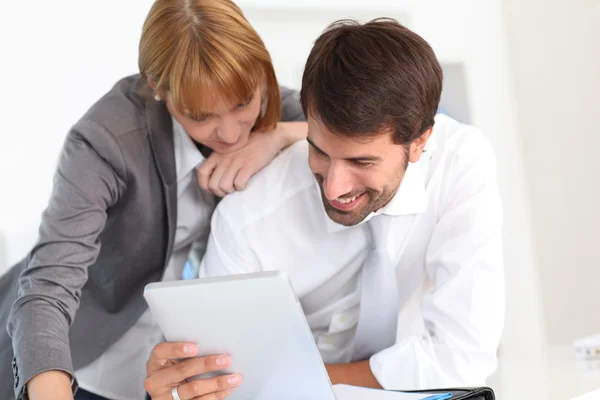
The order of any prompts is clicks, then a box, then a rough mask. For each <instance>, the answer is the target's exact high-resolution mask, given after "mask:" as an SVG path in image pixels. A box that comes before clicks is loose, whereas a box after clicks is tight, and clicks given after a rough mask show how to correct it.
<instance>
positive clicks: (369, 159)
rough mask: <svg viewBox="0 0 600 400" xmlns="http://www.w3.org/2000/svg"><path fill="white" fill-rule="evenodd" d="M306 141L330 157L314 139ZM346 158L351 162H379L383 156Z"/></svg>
mask: <svg viewBox="0 0 600 400" xmlns="http://www.w3.org/2000/svg"><path fill="white" fill-rule="evenodd" d="M306 141H307V142H308V143H309V144H310V145H311V146H312V147H314V148H315V150H317V151H318V152H319V153H323V154H325V155H326V156H328V157H329V155H328V154H327V153H325V152H324V151H323V150H321V149H320V148H319V147H318V146H317V145H316V144H315V143H314V142H313V141H312V140H310V139H309V138H306ZM344 160H346V161H351V162H379V161H381V160H382V159H381V157H378V156H356V157H348V158H344Z"/></svg>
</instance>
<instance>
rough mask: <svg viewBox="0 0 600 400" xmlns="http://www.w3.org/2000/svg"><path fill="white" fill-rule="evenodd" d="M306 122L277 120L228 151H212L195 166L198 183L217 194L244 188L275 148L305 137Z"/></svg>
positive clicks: (272, 154)
mask: <svg viewBox="0 0 600 400" xmlns="http://www.w3.org/2000/svg"><path fill="white" fill-rule="evenodd" d="M307 129H308V127H307V124H306V122H279V123H278V124H277V128H275V130H273V131H270V132H252V133H251V134H250V137H249V138H248V143H247V144H246V146H244V147H243V148H241V149H239V150H237V151H234V152H233V153H229V154H218V153H212V154H211V155H210V156H209V157H208V159H207V160H206V161H204V162H203V163H202V165H201V166H200V168H198V183H199V184H200V187H201V188H202V189H204V190H207V191H209V192H212V193H214V194H216V195H217V196H219V197H223V196H225V195H226V194H228V193H231V192H234V191H236V190H244V189H245V188H246V185H247V184H248V180H249V179H250V177H252V175H254V174H255V173H257V172H258V171H260V170H261V169H262V168H263V167H265V166H266V165H267V164H268V163H270V162H271V161H272V160H273V159H274V158H275V156H277V154H279V152H280V151H281V150H282V149H284V148H286V147H288V146H290V145H291V144H293V143H295V142H297V141H299V140H301V139H303V138H306V132H307Z"/></svg>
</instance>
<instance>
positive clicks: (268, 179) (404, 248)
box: [201, 115, 504, 389]
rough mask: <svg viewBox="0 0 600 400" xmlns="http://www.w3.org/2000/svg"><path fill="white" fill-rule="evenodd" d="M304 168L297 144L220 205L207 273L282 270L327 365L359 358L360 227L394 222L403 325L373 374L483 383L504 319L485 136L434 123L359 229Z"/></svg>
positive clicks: (413, 385)
mask: <svg viewBox="0 0 600 400" xmlns="http://www.w3.org/2000/svg"><path fill="white" fill-rule="evenodd" d="M307 161H308V145H307V143H305V142H301V143H297V144H296V145H294V146H292V147H291V148H290V149H288V150H286V151H285V152H283V153H282V154H281V155H280V156H279V157H278V158H277V159H275V160H274V161H273V162H272V163H271V164H270V165H269V166H267V167H266V168H265V169H264V170H263V171H261V172H260V173H259V174H257V175H256V176H255V177H253V178H252V180H251V182H250V184H249V186H248V188H247V189H246V190H245V191H243V192H239V193H235V194H231V195H229V196H227V197H226V198H225V199H224V200H223V201H222V202H221V203H220V205H219V206H218V207H217V210H216V211H215V213H214V215H213V220H212V228H211V229H212V232H211V236H210V239H209V243H208V248H207V250H206V256H205V258H204V260H203V264H202V267H201V276H215V275H224V274H239V273H249V272H256V271H272V270H283V271H285V272H286V273H287V275H288V276H289V279H290V282H291V284H292V286H293V287H294V290H295V291H296V294H297V296H298V298H299V300H300V303H301V305H302V307H303V310H304V313H305V315H306V318H307V320H308V323H309V325H310V327H311V329H312V332H313V335H314V338H315V341H316V343H317V345H318V347H319V349H320V352H321V355H322V358H323V360H324V362H325V363H338V362H349V361H353V360H354V354H353V353H354V348H353V345H354V338H355V333H356V325H357V321H358V317H359V303H360V298H361V297H360V284H359V282H360V281H359V278H360V272H361V268H362V265H363V263H364V262H365V258H366V254H367V252H368V247H369V240H370V239H369V232H368V229H367V226H366V225H365V224H364V222H365V221H367V220H368V219H370V218H372V217H373V216H374V215H376V214H380V213H384V214H387V215H389V216H391V217H392V219H391V222H390V225H389V234H388V237H387V251H388V252H389V255H390V258H391V259H392V260H393V264H392V265H393V266H394V267H395V271H396V278H397V279H396V283H397V286H398V293H399V309H398V329H397V333H396V341H395V344H394V345H392V346H391V347H388V348H384V347H385V346H379V350H378V351H377V352H375V354H373V355H372V356H371V357H370V366H371V370H372V372H373V374H374V375H375V377H376V379H377V380H378V382H379V383H380V384H381V385H382V386H383V387H384V388H386V389H422V388H431V387H449V386H455V385H456V386H461V385H482V384H484V381H485V379H486V377H488V376H489V375H490V374H491V373H492V372H493V371H494V370H495V369H496V350H497V347H498V344H499V341H500V336H501V332H502V327H503V320H504V280H503V262H502V243H501V226H502V206H501V203H500V197H499V194H498V188H497V184H496V166H495V158H494V154H493V151H492V149H491V146H490V144H489V142H488V141H487V139H486V138H485V137H484V135H483V134H482V133H481V132H479V131H478V130H477V129H475V128H473V127H471V126H468V125H463V124H460V123H458V122H456V121H454V120H452V119H451V118H449V117H446V116H443V115H438V116H437V117H436V123H435V126H434V129H433V134H432V135H431V138H430V140H429V142H428V144H427V146H426V149H425V152H424V153H423V155H422V156H421V158H420V160H419V161H418V162H417V163H409V166H408V169H407V171H406V174H405V177H404V179H403V181H402V184H401V186H400V188H399V189H398V191H397V193H396V195H395V196H394V197H393V198H392V200H391V201H390V202H389V203H388V204H387V205H386V206H385V207H384V208H382V209H381V210H378V211H377V213H374V214H371V215H370V216H369V217H367V219H366V220H365V221H363V222H362V223H360V224H358V225H356V226H352V227H346V226H342V225H339V224H337V223H335V222H333V221H332V220H331V219H329V218H328V216H327V214H326V213H325V210H324V207H323V204H322V200H321V195H320V193H319V186H318V184H317V182H316V180H315V178H314V177H313V174H312V173H311V171H310V169H309V167H308V162H307ZM265 356H268V357H270V356H273V355H265Z"/></svg>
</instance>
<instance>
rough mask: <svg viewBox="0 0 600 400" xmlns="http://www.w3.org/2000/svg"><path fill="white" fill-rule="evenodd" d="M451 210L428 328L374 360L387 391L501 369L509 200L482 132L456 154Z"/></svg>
mask: <svg viewBox="0 0 600 400" xmlns="http://www.w3.org/2000/svg"><path fill="white" fill-rule="evenodd" d="M448 167H449V168H451V171H453V173H452V174H451V176H450V179H449V182H448V187H449V189H448V190H447V196H446V200H445V201H444V202H443V204H445V207H444V210H443V211H442V213H441V216H440V218H439V220H438V222H437V224H436V226H435V228H434V231H433V235H432V237H431V240H430V243H429V246H428V248H427V253H426V260H425V270H426V273H427V276H428V277H429V279H430V280H431V282H432V283H433V289H432V290H431V291H430V292H429V294H427V295H426V296H425V297H424V299H423V300H422V303H421V313H422V317H423V320H424V325H425V331H424V333H423V335H422V336H414V337H410V336H409V337H404V338H402V337H401V336H399V337H400V338H399V339H398V341H397V342H396V344H395V345H394V346H392V347H390V348H388V349H385V350H383V351H381V352H379V353H377V354H375V355H373V356H372V357H371V359H370V366H371V370H372V371H373V374H374V375H375V377H376V378H377V380H378V382H379V383H380V384H381V385H382V386H383V387H384V388H386V389H405V390H409V389H427V388H435V387H453V386H478V385H483V384H485V379H486V378H487V377H488V376H489V375H491V374H492V373H493V372H494V370H495V369H496V365H497V359H496V352H497V348H498V344H499V342H500V337H501V333H502V328H503V323H504V272H503V260H502V240H501V233H502V232H501V230H502V219H503V217H502V206H501V201H500V196H499V193H498V188H497V184H496V166H495V159H494V154H493V151H492V149H491V146H490V145H489V143H488V142H487V140H486V139H485V138H484V137H483V136H482V137H481V140H479V139H477V140H475V142H474V143H473V145H472V146H466V148H465V149H464V151H461V152H460V153H457V154H456V155H455V156H454V159H453V161H452V163H451V164H450V165H449V166H448Z"/></svg>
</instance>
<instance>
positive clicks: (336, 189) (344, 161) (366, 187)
mask: <svg viewBox="0 0 600 400" xmlns="http://www.w3.org/2000/svg"><path fill="white" fill-rule="evenodd" d="M430 133H431V130H430V131H428V132H427V133H426V134H425V135H424V136H425V137H424V138H420V139H417V140H416V141H415V142H413V143H411V145H410V146H409V145H399V144H395V143H394V142H393V138H392V134H391V133H382V134H381V135H378V136H374V137H371V138H360V139H359V138H350V137H344V136H337V135H335V134H333V133H331V132H330V131H328V130H327V128H325V126H324V125H322V124H321V123H320V122H319V121H318V119H315V118H313V117H311V116H310V115H309V117H308V142H309V143H310V152H309V160H308V162H309V166H310V169H311V170H312V172H313V174H314V175H315V178H316V179H317V182H318V183H319V186H320V188H321V195H322V198H323V205H324V206H325V211H326V212H327V215H328V216H329V218H331V219H332V220H333V221H335V222H337V223H338V224H342V225H346V226H351V225H356V224H358V223H359V222H361V221H362V220H364V219H365V218H366V217H367V216H368V215H369V214H370V213H371V212H373V211H377V210H379V209H380V208H382V207H383V206H385V205H386V204H387V203H388V202H389V201H390V200H391V199H392V197H394V195H395V194H396V192H397V191H398V188H399V187H400V184H401V183H402V178H403V177H404V173H405V171H406V167H407V166H408V162H409V161H412V162H416V161H418V159H419V157H420V154H421V151H422V149H423V147H424V145H425V143H426V141H427V138H428V137H429V134H430Z"/></svg>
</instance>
